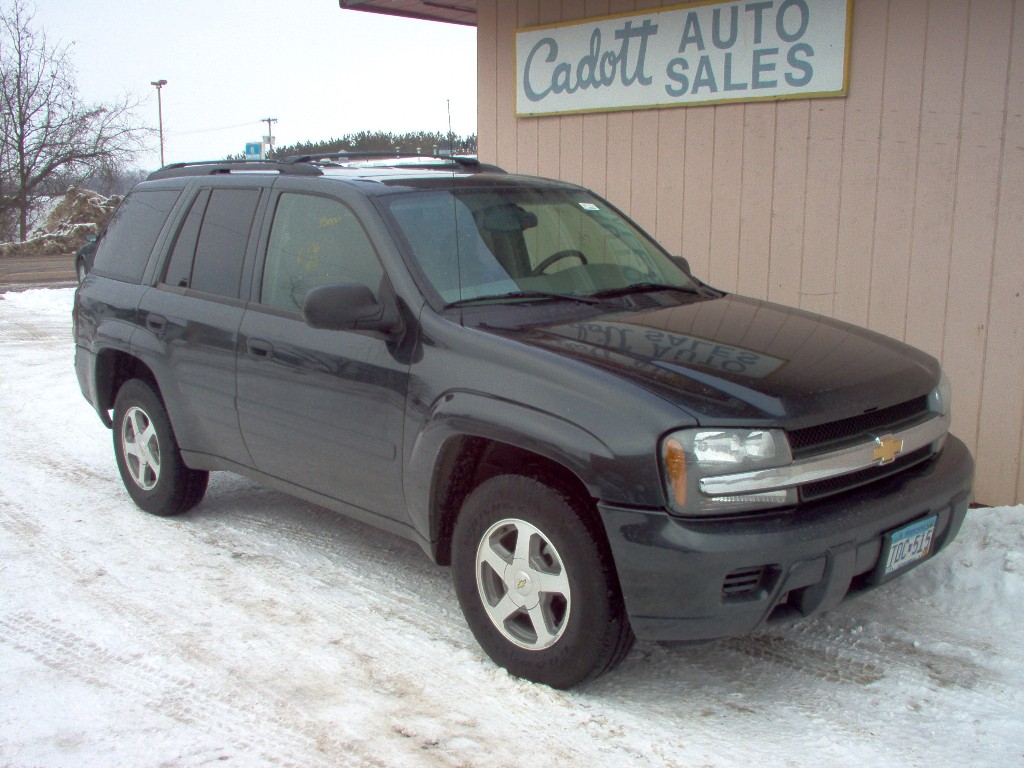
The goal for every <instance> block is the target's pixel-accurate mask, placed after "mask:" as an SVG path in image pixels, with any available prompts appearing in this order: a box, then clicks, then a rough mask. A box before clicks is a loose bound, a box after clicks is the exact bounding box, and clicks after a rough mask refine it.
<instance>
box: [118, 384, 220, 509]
mask: <svg viewBox="0 0 1024 768" xmlns="http://www.w3.org/2000/svg"><path fill="white" fill-rule="evenodd" d="M114 456H115V458H116V459H117V468H118V470H119V471H120V472H121V480H122V482H123V483H124V487H125V488H126V489H127V491H128V495H129V496H131V497H132V500H133V501H134V502H135V503H136V504H138V505H139V506H140V507H141V508H142V509H144V510H145V511H146V512H150V513H152V514H154V515H177V514H181V513H182V512H187V511H188V510H190V509H192V507H194V506H195V505H196V504H198V503H199V502H200V501H201V500H202V498H203V495H204V494H205V493H206V484H207V481H208V480H209V477H210V473H209V472H203V471H199V470H195V469H189V468H188V467H187V466H185V463H184V462H183V461H182V459H181V451H180V450H179V449H178V442H177V440H176V439H175V437H174V430H173V429H172V428H171V421H170V419H169V418H168V417H167V411H166V409H165V408H164V404H163V401H161V399H160V396H159V395H158V394H157V393H156V392H155V391H154V390H153V388H152V387H151V386H150V385H149V384H148V383H146V382H144V381H142V380H141V379H131V380H130V381H127V382H125V384H124V386H122V387H121V389H120V391H119V392H118V393H117V400H116V401H115V402H114Z"/></svg>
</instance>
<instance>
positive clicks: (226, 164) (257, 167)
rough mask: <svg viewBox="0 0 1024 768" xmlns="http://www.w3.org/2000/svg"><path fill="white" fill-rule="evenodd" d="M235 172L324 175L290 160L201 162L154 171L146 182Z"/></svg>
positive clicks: (308, 165) (178, 164)
mask: <svg viewBox="0 0 1024 768" xmlns="http://www.w3.org/2000/svg"><path fill="white" fill-rule="evenodd" d="M235 171H277V172H278V173H281V174H285V175H291V176H323V173H324V172H323V171H321V170H320V169H319V168H317V167H316V166H315V165H310V164H299V165H297V164H295V163H293V162H290V161H288V160H199V161H196V162H186V163H170V164H168V165H165V166H163V167H162V168H159V169H158V170H155V171H153V172H152V173H151V174H149V176H147V177H146V180H147V181H155V180H156V179H170V178H175V177H179V176H214V175H216V174H219V173H232V172H235Z"/></svg>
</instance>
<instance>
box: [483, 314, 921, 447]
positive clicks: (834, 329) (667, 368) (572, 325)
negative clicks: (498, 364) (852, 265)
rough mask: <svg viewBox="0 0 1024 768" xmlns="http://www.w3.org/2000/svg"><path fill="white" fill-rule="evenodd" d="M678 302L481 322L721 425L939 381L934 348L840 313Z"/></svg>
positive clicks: (827, 412) (872, 404) (782, 420)
mask: <svg viewBox="0 0 1024 768" xmlns="http://www.w3.org/2000/svg"><path fill="white" fill-rule="evenodd" d="M682 301H683V302H685V303H681V304H674V305H672V306H668V307H660V308H657V309H652V310H645V311H640V312H609V313H607V314H604V315H599V316H597V317H590V318H588V319H586V320H581V321H573V322H561V323H559V322H555V323H549V324H539V325H538V324H531V325H529V326H527V327H524V328H518V329H502V328H494V327H493V326H489V327H487V328H486V330H487V331H488V332H490V333H497V334H499V335H502V336H507V337H509V338H514V339H516V340H518V341H520V342H522V343H525V344H529V345H532V346H536V347H540V348H543V349H547V350H550V351H552V352H556V353H558V354H562V355H565V356H569V357H573V358H575V359H578V360H580V361H583V362H586V363H588V364H590V365H594V366H596V367H599V368H601V369H603V370H605V371H608V372H610V373H613V374H615V375H617V376H619V377H621V378H624V379H627V380H629V381H631V382H633V383H635V384H637V385H638V386H641V387H644V388H645V389H647V390H649V391H651V392H654V393H655V394H657V395H659V396H661V397H663V398H665V399H667V400H669V401H671V402H673V403H675V404H676V405H678V406H679V407H680V408H682V409H683V410H685V411H687V412H688V413H690V414H691V415H692V416H693V417H694V418H695V419H696V420H697V422H698V423H707V424H710V423H712V422H717V423H718V424H719V425H722V426H724V425H727V424H729V423H738V422H745V423H752V424H756V425H775V426H785V427H788V428H791V429H797V428H800V427H803V426H807V425H811V424H817V423H821V422H822V421H833V420H837V419H842V418H847V417H849V416H855V415H859V414H862V413H864V412H866V411H869V410H873V409H875V408H885V407H888V406H890V405H895V404H897V403H902V402H905V401H907V400H911V399H913V398H915V397H921V396H923V395H926V394H927V393H928V392H929V391H930V390H931V389H932V388H933V387H934V386H935V385H936V384H937V383H938V380H939V375H940V374H939V365H938V363H937V362H936V360H935V359H934V358H932V357H931V356H929V355H927V354H925V353H923V352H921V351H919V350H917V349H914V348H913V347H910V346H907V345H906V344H903V343H901V342H898V341H895V340H893V339H890V338H888V337H885V336H882V335H880V334H877V333H874V332H872V331H868V330H865V329H863V328H858V327H856V326H852V325H849V324H847V323H843V322H840V321H838V320H833V319H830V318H825V317H821V316H819V315H814V314H811V313H809V312H804V311H802V310H798V309H791V308H788V307H783V306H779V305H777V304H771V303H768V302H765V301H758V300H756V299H749V298H745V297H742V296H729V295H727V296H723V297H720V298H713V299H696V300H692V299H690V298H689V297H686V298H683V299H682ZM610 405H611V403H610Z"/></svg>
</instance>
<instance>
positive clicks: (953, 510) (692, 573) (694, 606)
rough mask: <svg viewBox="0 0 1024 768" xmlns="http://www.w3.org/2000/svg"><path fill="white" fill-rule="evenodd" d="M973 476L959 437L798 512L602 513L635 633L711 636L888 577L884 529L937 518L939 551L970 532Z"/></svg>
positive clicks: (838, 597)
mask: <svg viewBox="0 0 1024 768" xmlns="http://www.w3.org/2000/svg"><path fill="white" fill-rule="evenodd" d="M973 478H974V461H973V459H972V458H971V455H970V453H969V451H968V450H967V447H966V446H965V445H964V444H963V443H962V442H961V441H960V440H958V439H957V438H955V437H953V436H952V435H951V436H950V437H949V438H948V439H947V441H946V444H945V446H944V448H943V450H942V452H941V453H940V454H939V455H938V456H936V457H935V458H934V459H932V460H931V461H929V462H927V463H925V464H922V465H918V466H916V467H912V468H910V469H908V470H906V471H904V472H901V473H899V474H897V475H894V476H892V477H889V478H886V479H884V480H880V481H878V482H875V483H873V484H871V485H869V486H865V487H862V488H858V489H856V490H852V491H849V492H847V493H844V494H842V495H839V496H834V497H831V498H828V499H825V500H822V501H820V502H813V503H810V504H805V505H802V506H800V507H798V508H797V509H795V510H791V511H789V512H782V513H774V514H770V515H760V516H756V517H747V518H743V517H737V518H732V519H719V520H693V519H680V518H678V517H674V516H672V515H670V514H668V513H667V512H665V511H664V510H660V509H659V510H650V509H646V510H645V509H629V508H623V507H617V506H614V505H610V504H604V503H599V504H598V509H599V511H600V514H601V518H602V520H603V522H604V527H605V530H606V532H607V534H608V540H609V542H610V544H611V549H612V554H613V557H614V559H615V565H616V569H617V571H618V576H619V583H620V585H621V587H622V593H623V597H624V599H625V603H626V610H627V612H628V613H629V618H630V622H631V623H632V625H633V632H634V633H635V634H636V636H637V637H639V638H641V639H645V640H710V639H715V638H721V637H730V636H735V635H742V634H746V633H748V632H751V631H753V630H756V629H759V628H761V627H763V626H765V625H766V624H768V623H770V622H772V621H774V620H776V619H782V618H788V617H792V616H794V615H803V616H809V615H811V614H813V613H816V612H818V611H822V610H827V609H829V608H832V607H834V606H836V605H837V604H839V603H840V602H841V601H842V600H843V599H844V598H845V597H846V596H847V595H848V594H850V593H852V592H856V591H860V590H863V589H868V588H871V587H874V586H877V585H878V584H880V583H883V582H884V581H887V580H889V579H888V578H879V577H878V576H877V571H876V566H877V564H878V559H879V555H880V554H881V551H882V542H883V536H884V535H885V534H886V533H887V532H889V531H892V530H894V529H897V528H900V527H901V526H903V525H905V524H907V523H910V522H913V521H915V520H918V519H922V518H926V517H930V516H931V515H935V516H936V517H937V522H936V527H935V537H934V541H933V545H932V554H934V553H936V552H938V551H939V550H941V549H942V548H944V547H945V546H946V545H947V544H949V542H951V541H952V540H953V539H954V538H955V537H956V535H957V533H958V532H959V530H960V526H961V524H962V523H963V519H964V516H965V514H966V512H967V506H968V503H969V501H970V495H971V485H972V482H973ZM919 562H923V561H919ZM917 564H919V563H915V564H914V565H917ZM911 567H913V566H911ZM906 570H908V569H903V570H902V571H900V572H898V573H896V574H893V576H891V577H889V578H893V577H895V576H898V575H899V573H903V572H905V571H906Z"/></svg>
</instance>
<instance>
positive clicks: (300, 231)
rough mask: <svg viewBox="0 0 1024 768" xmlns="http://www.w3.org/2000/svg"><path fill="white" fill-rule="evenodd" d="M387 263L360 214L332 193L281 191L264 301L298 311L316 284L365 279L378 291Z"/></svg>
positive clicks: (266, 266)
mask: <svg viewBox="0 0 1024 768" xmlns="http://www.w3.org/2000/svg"><path fill="white" fill-rule="evenodd" d="M382 277H383V269H382V268H381V266H380V262H379V261H378V260H377V254H376V252H375V251H374V249H373V246H372V245H371V244H370V240H369V238H368V237H367V236H366V232H365V230H364V229H363V227H362V225H361V224H360V223H359V220H358V219H357V218H356V216H355V214H354V213H352V211H351V210H349V208H348V207H346V206H345V205H344V204H342V203H340V202H338V201H337V200H334V199H332V198H328V197H319V196H317V195H305V194H297V193H291V192H288V193H285V194H282V195H281V197H280V199H279V200H278V203H277V209H276V210H275V211H274V221H273V224H272V225H271V229H270V241H269V243H268V245H267V259H266V264H265V265H264V269H263V286H262V289H261V294H260V302H261V303H262V304H265V305H267V306H270V307H276V308H278V309H284V310H288V311H292V312H298V311H299V310H300V309H301V308H302V300H303V298H305V296H306V294H307V293H308V292H309V291H310V289H312V288H316V287H318V286H321V285H333V284H337V283H360V284H362V285H365V286H367V287H368V288H370V289H371V290H373V291H374V292H376V291H377V290H378V288H379V287H380V281H381V278H382Z"/></svg>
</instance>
